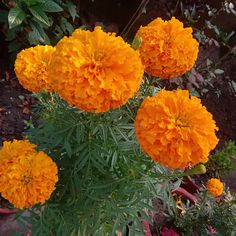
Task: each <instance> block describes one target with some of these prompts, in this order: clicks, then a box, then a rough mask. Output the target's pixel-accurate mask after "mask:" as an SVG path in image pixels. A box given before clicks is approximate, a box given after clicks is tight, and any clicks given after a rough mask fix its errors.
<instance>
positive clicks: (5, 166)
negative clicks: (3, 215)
mask: <svg viewBox="0 0 236 236" xmlns="http://www.w3.org/2000/svg"><path fill="white" fill-rule="evenodd" d="M35 147H36V145H34V144H31V143H30V142H29V141H28V140H21V141H17V140H13V142H4V143H3V147H2V149H1V150H0V193H1V195H2V196H3V197H4V198H5V199H7V200H8V201H9V202H11V203H12V204H13V205H14V206H15V207H16V208H20V209H22V208H26V207H30V206H32V205H34V204H37V203H41V204H42V203H44V202H45V201H46V200H47V199H49V197H50V195H51V193H52V192H53V190H54V189H55V184H56V182H57V181H58V176H57V172H58V170H57V166H56V164H55V163H54V162H53V161H52V159H51V158H50V157H49V156H47V155H46V154H45V153H44V152H37V151H36V150H35Z"/></svg>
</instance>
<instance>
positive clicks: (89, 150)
mask: <svg viewBox="0 0 236 236" xmlns="http://www.w3.org/2000/svg"><path fill="white" fill-rule="evenodd" d="M145 91H146V90H145ZM38 98H39V102H40V105H38V107H37V114H40V115H39V123H38V126H37V127H36V128H31V129H30V130H29V131H28V132H27V137H28V138H29V139H30V140H31V141H32V142H33V143H36V144H37V145H38V148H39V149H40V150H44V151H46V152H47V153H48V154H49V155H50V156H51V157H52V158H53V159H54V161H55V162H56V163H57V165H58V168H59V182H58V184H57V188H56V190H55V192H54V193H53V196H52V197H51V198H50V200H49V201H48V202H47V203H46V205H45V207H40V206H36V207H35V208H33V209H32V210H31V216H30V217H23V218H22V217H19V216H20V215H21V213H22V212H20V213H19V214H18V216H17V217H18V219H19V221H20V222H21V224H23V225H25V232H26V231H27V224H28V223H29V224H32V228H31V230H32V234H31V235H65V236H67V235H88V236H89V235H116V232H117V231H120V232H123V233H124V235H126V234H127V235H143V228H142V225H141V220H144V219H146V220H147V221H149V222H150V221H151V218H150V216H149V212H150V211H152V210H153V208H152V203H151V202H152V199H153V197H154V196H157V197H159V198H160V199H162V200H163V202H164V203H165V204H167V205H168V207H169V208H170V207H171V206H174V205H175V203H174V202H173V199H172V197H171V194H170V192H171V189H173V188H176V187H178V186H179V185H180V182H181V179H180V178H176V177H178V176H180V175H181V172H180V171H178V172H171V171H170V170H167V169H166V168H164V167H162V166H159V165H157V164H154V163H153V161H152V160H151V158H149V157H147V156H146V155H145V154H143V153H142V152H141V150H140V147H139V144H138V142H137V140H136V139H135V134H134V133H135V130H134V117H135V114H136V111H137V108H138V107H139V105H140V102H141V100H142V97H141V99H137V98H135V99H134V100H131V101H129V102H128V103H127V104H126V105H125V106H123V107H121V108H120V109H116V110H113V111H110V112H107V113H103V114H92V113H87V112H84V111H80V110H78V109H76V108H74V107H71V106H69V105H68V104H67V103H66V102H64V101H62V100H61V99H60V98H59V97H58V96H57V95H54V94H47V93H42V94H40V95H38ZM171 180H172V181H171ZM40 211H41V213H40ZM39 215H40V217H39ZM19 234H20V235H21V234H22V232H21V233H19Z"/></svg>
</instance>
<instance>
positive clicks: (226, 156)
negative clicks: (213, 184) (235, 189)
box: [206, 141, 236, 177]
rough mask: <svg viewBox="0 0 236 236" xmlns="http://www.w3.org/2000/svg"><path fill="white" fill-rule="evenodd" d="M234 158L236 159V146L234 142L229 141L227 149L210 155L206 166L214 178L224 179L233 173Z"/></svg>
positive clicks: (226, 145)
mask: <svg viewBox="0 0 236 236" xmlns="http://www.w3.org/2000/svg"><path fill="white" fill-rule="evenodd" d="M233 158H236V145H235V142H234V141H229V142H227V143H226V144H225V147H224V148H223V149H222V150H220V151H217V152H215V153H214V154H212V155H210V157H209V161H208V162H207V164H206V167H207V169H208V172H209V174H211V175H212V176H214V177H224V176H226V175H229V174H230V173H231V171H233V169H234V166H233V162H232V160H233Z"/></svg>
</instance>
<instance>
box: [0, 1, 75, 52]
mask: <svg viewBox="0 0 236 236" xmlns="http://www.w3.org/2000/svg"><path fill="white" fill-rule="evenodd" d="M6 7H8V8H9V10H0V15H1V16H0V22H4V23H5V24H6V25H7V26H8V27H6V30H5V35H6V39H7V41H9V52H12V53H17V52H18V51H19V50H20V49H22V48H25V47H28V46H32V45H37V44H52V45H54V44H56V43H57V42H58V41H59V40H60V39H61V38H62V37H63V36H64V35H70V34H71V33H72V32H73V30H74V27H73V25H72V24H73V22H74V21H75V19H76V17H78V14H77V12H76V5H75V4H74V3H73V2H72V1H69V0H65V1H59V0H24V1H12V3H11V6H9V4H6Z"/></svg>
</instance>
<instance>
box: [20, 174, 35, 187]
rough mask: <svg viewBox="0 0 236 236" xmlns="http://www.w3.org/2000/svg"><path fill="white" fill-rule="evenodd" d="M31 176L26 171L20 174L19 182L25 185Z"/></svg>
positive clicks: (30, 179)
mask: <svg viewBox="0 0 236 236" xmlns="http://www.w3.org/2000/svg"><path fill="white" fill-rule="evenodd" d="M32 179H33V178H32V176H31V175H30V174H29V173H26V174H24V175H23V176H22V179H21V182H22V183H23V185H27V184H29V183H30V182H31V181H32Z"/></svg>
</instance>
